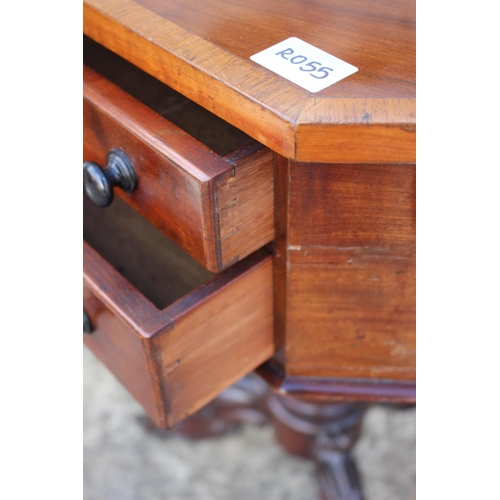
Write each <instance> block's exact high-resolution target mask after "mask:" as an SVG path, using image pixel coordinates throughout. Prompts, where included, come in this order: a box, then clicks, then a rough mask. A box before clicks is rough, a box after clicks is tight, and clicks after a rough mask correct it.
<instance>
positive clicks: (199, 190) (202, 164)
mask: <svg viewBox="0 0 500 500" xmlns="http://www.w3.org/2000/svg"><path fill="white" fill-rule="evenodd" d="M113 149H119V150H121V151H123V152H124V153H125V154H126V155H127V157H128V158H129V160H130V162H131V163H132V165H133V167H134V169H135V171H136V175H137V187H136V189H135V190H134V191H132V192H130V193H126V192H125V191H123V190H121V189H119V188H115V193H116V195H118V196H120V197H121V198H122V199H124V200H126V202H127V203H128V204H129V205H131V206H133V207H134V209H135V210H137V211H138V212H139V213H140V214H142V215H143V216H144V217H145V218H147V219H148V220H149V221H150V222H152V223H153V224H154V225H155V226H156V227H158V228H159V229H160V230H161V231H163V232H164V233H165V234H166V235H167V236H168V237H169V238H171V239H172V240H173V241H175V242H176V243H177V244H178V245H179V246H181V247H182V248H183V249H184V250H185V251H186V252H188V253H189V254H190V255H191V256H192V257H193V258H195V259H196V260H197V261H198V262H200V263H201V264H202V265H203V266H205V267H206V268H207V269H209V270H211V271H214V272H216V271H220V270H222V269H224V268H226V267H228V266H229V265H231V264H233V263H234V262H237V261H239V260H241V259H243V258H244V257H246V256H247V255H249V254H250V253H252V252H254V251H255V250H257V249H258V248H261V247H262V246H264V245H265V244H266V243H269V242H270V241H271V240H272V239H273V236H274V223H273V211H274V201H273V168H272V153H271V151H269V150H268V149H266V148H264V147H263V146H261V145H260V144H258V143H253V144H250V145H248V146H245V147H243V148H240V149H239V150H237V151H235V152H234V153H232V154H229V155H227V156H225V157H221V156H219V155H217V154H216V153H214V152H213V151H211V150H210V149H209V148H208V147H206V146H205V145H203V144H201V143H200V142H198V141H197V140H196V139H194V138H193V137H191V136H190V135H189V134H187V133H186V132H184V131H183V130H181V129H179V128H178V127H176V126H175V125H173V124H172V123H170V122H169V121H168V120H166V119H165V118H163V117H162V116H160V115H159V114H157V113H155V112H154V111H153V110H152V109H150V108H149V107H148V106H146V105H144V104H142V103H141V102H140V101H138V100H136V99H135V98H133V97H131V96H130V95H129V94H127V93H126V92H124V91H123V90H121V89H120V88H119V87H117V86H116V85H114V84H112V83H111V82H110V81H108V80H107V79H106V78H104V77H103V76H101V75H99V74H98V73H97V72H95V71H94V70H92V69H90V68H87V67H84V161H90V162H94V163H96V164H98V165H99V166H101V167H102V168H104V167H105V166H106V165H107V155H108V153H109V152H110V151H111V150H113ZM104 210H105V209H104Z"/></svg>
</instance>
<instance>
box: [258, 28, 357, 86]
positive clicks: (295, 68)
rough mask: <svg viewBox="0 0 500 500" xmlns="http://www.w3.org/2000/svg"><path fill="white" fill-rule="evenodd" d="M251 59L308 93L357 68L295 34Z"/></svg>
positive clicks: (338, 79) (343, 76) (354, 71)
mask: <svg viewBox="0 0 500 500" xmlns="http://www.w3.org/2000/svg"><path fill="white" fill-rule="evenodd" d="M250 59H251V60H252V61H255V62H256V63H259V64H260V65H261V66H264V68H267V69H270V70H271V71H273V72H274V73H277V74H278V75H280V76H282V77H284V78H286V79H287V80H290V81H291V82H293V83H295V84H297V85H300V86H301V87H302V88H304V89H306V90H309V92H319V91H320V90H323V89H325V88H326V87H329V86H330V85H333V84H334V83H337V82H338V81H340V80H342V79H343V78H345V77H346V76H349V75H352V74H353V73H356V71H358V68H356V67H355V66H353V65H352V64H348V63H346V62H344V61H342V60H341V59H339V58H338V57H334V56H332V55H330V54H328V53H327V52H325V51H324V50H321V49H318V48H317V47H314V45H311V44H309V43H307V42H304V41H303V40H300V39H299V38H295V37H292V38H288V39H286V40H284V41H283V42H280V43H277V44H276V45H273V46H272V47H269V48H268V49H265V50H263V51H262V52H258V53H257V54H254V55H253V56H252V57H250Z"/></svg>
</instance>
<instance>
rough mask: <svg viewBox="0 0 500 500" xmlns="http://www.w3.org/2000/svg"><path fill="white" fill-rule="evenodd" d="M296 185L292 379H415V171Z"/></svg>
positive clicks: (359, 169) (394, 168)
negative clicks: (297, 377)
mask: <svg viewBox="0 0 500 500" xmlns="http://www.w3.org/2000/svg"><path fill="white" fill-rule="evenodd" d="M289 178H290V192H289V199H288V203H289V207H288V210H289V214H288V216H289V217H288V234H287V249H286V250H287V262H288V268H287V298H286V299H287V302H286V372H287V375H290V376H310V377H337V378H342V377H346V378H360V379H361V378H364V379H393V380H414V378H415V166H414V165H413V164H397V165H323V164H307V165H304V164H300V163H295V162H291V163H290V166H289Z"/></svg>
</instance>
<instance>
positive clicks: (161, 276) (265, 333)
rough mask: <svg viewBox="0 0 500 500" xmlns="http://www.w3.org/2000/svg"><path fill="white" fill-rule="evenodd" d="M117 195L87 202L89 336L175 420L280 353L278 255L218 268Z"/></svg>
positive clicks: (158, 410) (133, 387)
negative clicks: (99, 204)
mask: <svg viewBox="0 0 500 500" xmlns="http://www.w3.org/2000/svg"><path fill="white" fill-rule="evenodd" d="M115 201H116V203H113V205H112V206H111V207H110V208H109V209H108V210H104V211H103V210H100V209H98V208H96V207H93V206H89V203H87V204H86V206H85V207H84V238H85V240H87V241H86V242H84V305H83V307H84V332H85V330H87V334H85V335H84V342H85V344H86V345H87V347H89V348H90V349H91V350H92V351H93V352H94V354H95V355H96V356H97V357H98V358H99V359H100V360H101V361H102V363H104V364H105V365H106V366H107V367H108V368H109V369H110V370H111V372H112V373H113V374H114V375H115V376H116V377H117V378H118V380H120V382H121V383H122V384H123V385H124V386H125V387H126V388H127V389H128V390H129V392H130V393H131V394H132V395H133V396H134V397H135V398H136V399H137V401H139V403H141V404H142V406H143V407H144V409H145V410H146V412H147V413H148V414H149V415H150V417H151V418H152V419H153V420H154V421H155V422H156V423H157V424H158V425H159V426H161V427H171V426H172V425H174V424H175V423H177V422H179V421H180V420H182V419H183V418H185V417H186V416H188V415H190V414H192V413H193V412H195V411H196V410H198V409H199V408H201V407H202V406H203V405H205V404H206V403H208V402H209V401H210V400H211V399H213V398H214V397H215V396H217V395H218V394H219V393H220V392H221V391H222V390H224V389H225V388H227V387H229V386H230V385H231V384H233V383H234V382H235V381H237V380H238V379H239V378H241V377H243V376H244V375H246V374H248V373H249V372H251V371H252V370H254V369H255V368H256V367H257V366H258V365H260V364H261V363H263V362H264V361H265V360H267V359H269V358H270V357H271V356H272V355H273V353H274V348H273V308H272V300H273V299H272V258H271V255H270V254H269V253H268V252H267V251H266V250H264V249H262V250H259V251H257V252H256V253H254V254H252V255H251V256H249V257H247V258H246V259H244V260H243V261H241V262H238V263H237V264H235V265H234V266H232V267H231V268H230V269H228V270H226V271H223V272H222V273H220V274H217V275H212V273H210V272H208V271H207V270H206V269H204V268H203V267H202V266H200V265H199V264H198V263H197V262H195V261H194V260H193V259H192V258H191V257H189V256H188V255H186V254H185V253H184V252H183V251H182V250H180V249H179V248H178V247H177V246H176V245H174V244H173V243H172V242H170V241H169V240H168V238H166V237H165V236H164V235H163V234H162V233H160V232H159V231H158V230H157V229H156V228H154V227H153V226H152V225H151V224H150V223H148V222H147V221H146V220H144V219H143V218H142V217H141V216H140V215H139V214H137V213H136V212H135V211H134V210H132V209H131V208H130V207H129V206H127V205H126V204H125V203H123V202H122V201H121V200H115ZM88 332H90V333H88Z"/></svg>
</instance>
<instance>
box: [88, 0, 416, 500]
mask: <svg viewBox="0 0 500 500" xmlns="http://www.w3.org/2000/svg"><path fill="white" fill-rule="evenodd" d="M84 34H85V41H84V162H85V163H84V187H85V191H86V193H87V195H88V198H89V199H90V200H92V202H93V203H94V204H95V205H99V206H100V207H105V206H108V205H111V206H110V207H109V208H105V209H102V208H97V207H95V206H93V204H92V203H91V202H89V201H87V202H86V208H85V210H84V218H85V222H84V238H85V240H86V241H85V243H84V332H85V333H86V335H84V342H85V344H86V345H87V346H88V347H89V348H90V349H91V350H92V351H93V352H94V353H95V354H96V356H97V357H98V358H99V359H100V360H101V361H102V362H103V363H104V364H105V365H106V366H107V367H108V368H109V369H110V370H111V371H112V372H113V373H114V375H115V376H116V377H117V378H118V379H119V380H120V382H121V383H122V384H123V385H124V386H125V387H126V388H127V389H128V390H129V392H130V393H131V394H132V396H134V397H135V398H136V399H137V400H138V401H139V403H141V405H142V406H143V407H144V409H145V411H146V413H147V414H148V415H149V417H150V419H151V421H152V422H154V424H155V425H156V426H158V427H161V428H170V427H172V426H174V425H177V428H178V429H184V430H185V431H186V432H192V433H194V434H196V433H198V434H199V435H202V434H204V433H205V434H206V433H208V431H207V429H208V427H207V426H205V427H203V426H204V425H205V424H206V425H208V424H207V423H206V422H205V423H204V421H203V419H204V417H200V415H201V413H200V411H201V410H202V409H203V408H204V407H206V405H208V404H210V405H212V406H213V407H214V408H216V411H215V413H216V414H217V415H218V417H217V418H220V419H224V418H225V417H227V416H228V415H229V414H231V415H232V417H231V418H234V415H236V414H237V413H238V412H237V411H236V412H235V411H233V410H229V406H228V402H227V400H224V398H222V399H221V398H219V399H216V398H217V396H218V395H219V394H221V392H222V391H224V390H225V389H227V388H228V387H230V386H232V385H233V384H235V383H237V382H238V381H239V380H241V379H242V378H243V377H245V376H247V375H249V374H250V373H251V372H253V371H255V370H256V371H257V373H258V374H259V375H260V379H259V380H264V381H265V382H266V383H267V385H265V384H264V385H259V384H262V382H259V383H257V385H255V384H252V383H250V384H248V383H247V384H246V386H245V382H244V381H245V380H246V379H243V382H239V383H240V385H241V384H243V385H241V387H246V389H245V388H244V389H243V390H244V391H247V395H249V399H248V401H247V402H246V403H245V404H246V405H249V404H250V403H249V402H250V401H251V402H252V405H253V406H254V408H255V407H259V411H260V412H261V414H262V415H265V417H263V418H266V419H268V420H271V421H272V422H273V423H274V425H275V427H276V430H277V437H278V439H279V441H280V442H281V443H282V444H283V445H284V446H285V447H286V448H287V449H288V450H289V451H290V452H292V453H296V454H300V455H303V456H309V457H312V458H314V459H315V460H316V461H317V463H318V466H319V470H320V479H321V485H322V494H323V496H324V498H328V499H337V500H340V499H342V500H345V499H359V498H361V492H360V488H359V485H358V482H357V475H356V471H355V466H354V464H353V463H352V461H351V459H350V457H349V453H348V452H349V449H350V448H351V447H352V445H353V444H354V442H355V440H356V438H357V436H358V433H359V427H360V422H361V418H362V414H363V410H364V408H365V407H366V404H367V403H369V402H386V403H394V404H408V403H410V404H412V403H414V402H415V5H414V1H413V0H380V1H377V2H370V1H368V0H359V1H355V2H352V1H347V0H337V1H327V0H314V1H305V0H288V1H284V0H280V1H274V2H271V1H269V0H257V1H255V2H245V1H243V0H231V1H229V2H227V1H222V0H205V1H203V2H198V1H194V0H184V1H176V0H84ZM292 37H293V38H294V39H299V41H300V40H302V41H303V42H307V43H308V44H310V45H312V46H313V49H311V50H313V52H311V54H313V55H310V54H309V53H307V57H306V56H305V55H304V54H302V53H300V51H299V50H298V49H297V50H296V49H292V48H290V49H286V50H285V51H284V52H283V51H281V52H280V51H278V52H277V53H274V52H273V51H271V53H272V54H271V55H273V56H276V54H279V55H277V56H276V57H282V58H283V60H285V63H286V64H288V62H289V61H290V60H291V59H293V60H292V61H291V62H290V64H294V65H296V67H294V68H293V71H295V73H297V74H299V75H300V76H299V77H297V78H299V80H295V82H294V81H292V80H293V78H294V77H292V79H290V78H288V77H285V76H280V74H278V73H279V72H275V70H274V67H273V70H270V69H267V68H266V67H264V66H263V65H262V64H260V63H258V62H256V61H254V60H253V56H254V55H255V54H258V53H260V52H262V51H264V50H266V49H268V48H270V47H273V46H274V45H276V44H278V43H280V42H283V41H285V40H288V39H290V38H292ZM287 43H288V42H287ZM290 43H291V44H292V45H290V47H295V45H293V44H294V43H299V42H296V41H291V42H290ZM300 43H301V42H300ZM314 47H315V48H316V49H314ZM315 50H316V51H317V50H319V52H314V51H315ZM290 51H291V52H290ZM321 51H323V52H321ZM324 53H326V55H324ZM290 54H293V58H292V56H290V57H289V58H287V57H286V56H287V55H290ZM323 55H324V57H325V58H328V57H331V56H334V58H338V59H340V60H341V61H344V62H345V63H348V64H349V65H352V66H354V67H355V69H357V70H356V71H355V72H352V73H351V74H349V75H348V76H346V77H344V78H342V79H340V80H339V81H337V82H336V83H333V84H331V85H329V86H327V87H326V88H324V89H322V90H319V91H317V92H311V91H309V90H307V89H306V88H305V87H304V86H303V85H302V84H301V83H300V82H301V81H305V80H307V78H306V77H307V76H313V77H314V78H316V79H317V80H320V79H322V78H325V79H326V77H327V76H328V77H329V76H330V74H334V73H335V71H336V70H337V68H336V67H335V68H331V67H330V66H331V64H330V65H329V66H326V65H325V64H323V63H322V62H321V61H319V60H318V61H314V62H311V58H312V57H316V58H318V57H320V58H321V57H323ZM251 58H252V59H251ZM308 58H309V63H310V64H309V66H300V64H302V63H304V64H307V59H308ZM327 60H328V59H327ZM285 63H283V61H280V64H282V65H283V64H285ZM273 64H274V63H273ZM321 64H323V66H322V67H321V68H320V65H321ZM297 68H298V69H297ZM300 68H302V69H300ZM325 68H326V69H325ZM299 69H300V71H302V72H303V74H301V73H299ZM321 71H322V73H321ZM308 74H309V75H308ZM304 75H306V76H304ZM306 85H307V83H306ZM113 193H114V194H113ZM114 196H115V198H117V199H116V200H114V201H113V197H114ZM257 386H258V387H259V389H255V388H256V387H257ZM263 386H265V387H269V388H272V390H268V389H265V390H263V389H262V387H263ZM250 387H252V388H250ZM252 391H253V392H252ZM240 409H241V408H240ZM231 411H232V413H231ZM197 412H198V413H197ZM193 414H194V416H191V415H193ZM240 414H241V415H243V414H244V412H240ZM187 417H189V418H187ZM242 418H244V417H242ZM193 429H196V430H195V431H193ZM200 429H202V430H200ZM203 429H204V430H203Z"/></svg>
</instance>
